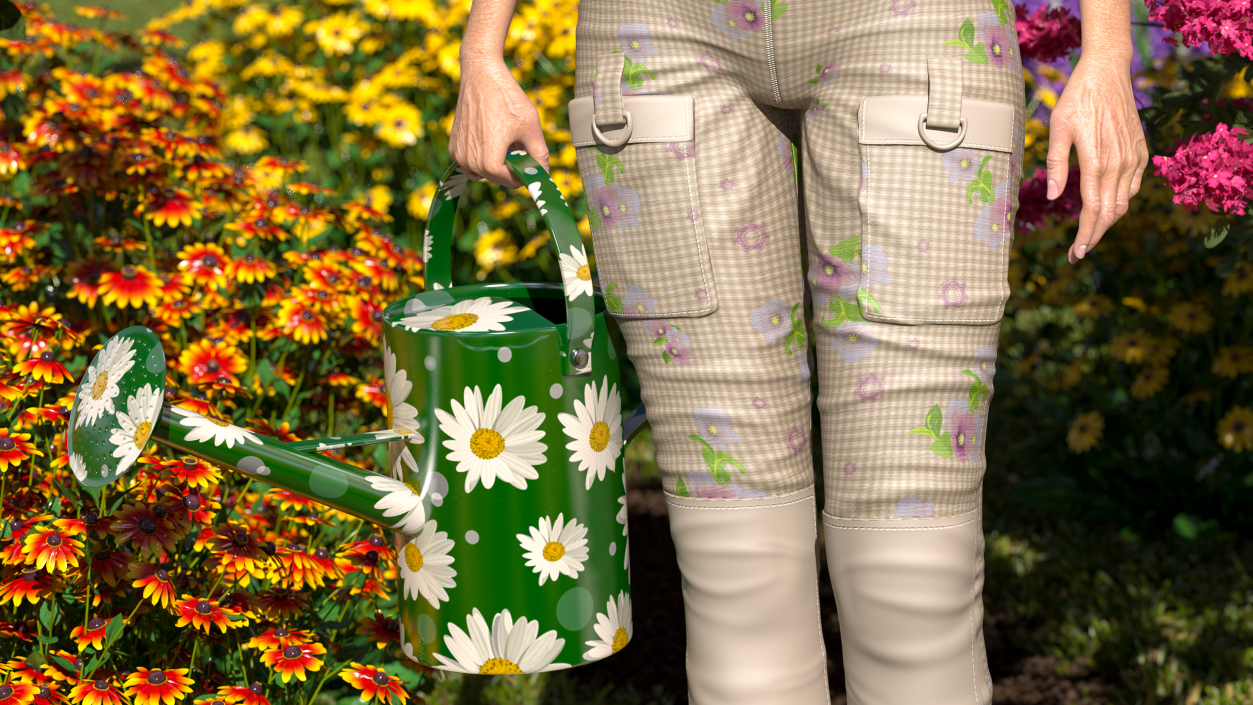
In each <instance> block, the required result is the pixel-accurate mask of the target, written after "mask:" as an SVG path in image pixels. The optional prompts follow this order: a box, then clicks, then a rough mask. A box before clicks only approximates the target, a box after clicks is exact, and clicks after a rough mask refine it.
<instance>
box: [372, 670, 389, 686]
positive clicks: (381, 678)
mask: <svg viewBox="0 0 1253 705" xmlns="http://www.w3.org/2000/svg"><path fill="white" fill-rule="evenodd" d="M370 680H372V681H374V685H387V674H386V673H383V672H382V671H380V672H378V673H375V674H374V677H372V678H371V679H370Z"/></svg>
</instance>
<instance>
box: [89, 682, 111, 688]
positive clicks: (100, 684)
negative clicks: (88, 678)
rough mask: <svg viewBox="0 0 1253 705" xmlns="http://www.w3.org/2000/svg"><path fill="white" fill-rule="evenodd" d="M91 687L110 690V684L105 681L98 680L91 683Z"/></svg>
mask: <svg viewBox="0 0 1253 705" xmlns="http://www.w3.org/2000/svg"><path fill="white" fill-rule="evenodd" d="M91 687H93V688H95V689H96V690H108V689H109V684H108V683H106V682H104V681H96V682H95V683H92V684H91Z"/></svg>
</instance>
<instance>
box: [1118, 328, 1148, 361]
mask: <svg viewBox="0 0 1253 705" xmlns="http://www.w3.org/2000/svg"><path fill="white" fill-rule="evenodd" d="M1152 342H1153V336H1151V335H1149V334H1148V333H1145V332H1144V331H1143V330H1138V331H1136V332H1134V333H1123V334H1122V335H1120V336H1118V337H1117V338H1114V342H1113V343H1111V344H1110V346H1109V354H1110V355H1112V356H1113V357H1114V358H1115V359H1118V360H1121V361H1123V362H1126V363H1128V364H1136V363H1141V362H1144V356H1145V354H1146V353H1147V352H1148V346H1149V345H1150V344H1151V343H1152Z"/></svg>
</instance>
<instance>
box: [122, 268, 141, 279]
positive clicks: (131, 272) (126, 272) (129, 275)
mask: <svg viewBox="0 0 1253 705" xmlns="http://www.w3.org/2000/svg"><path fill="white" fill-rule="evenodd" d="M136 274H138V272H136V271H135V268H134V267H132V266H130V265H129V264H128V265H126V266H125V267H122V278H123V279H134V278H135V275H136Z"/></svg>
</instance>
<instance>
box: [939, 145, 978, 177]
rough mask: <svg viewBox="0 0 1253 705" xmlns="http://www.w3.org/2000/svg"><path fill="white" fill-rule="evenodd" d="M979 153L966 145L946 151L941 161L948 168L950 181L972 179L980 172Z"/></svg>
mask: <svg viewBox="0 0 1253 705" xmlns="http://www.w3.org/2000/svg"><path fill="white" fill-rule="evenodd" d="M979 161H980V160H979V153H978V152H976V151H975V150H973V149H968V148H966V147H958V148H957V149H954V150H953V151H951V152H945V153H944V155H943V156H941V157H940V163H941V164H943V165H944V168H945V169H948V182H949V183H950V184H951V183H954V182H957V181H962V182H965V181H970V180H971V179H973V178H975V176H977V175H978V174H979Z"/></svg>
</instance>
